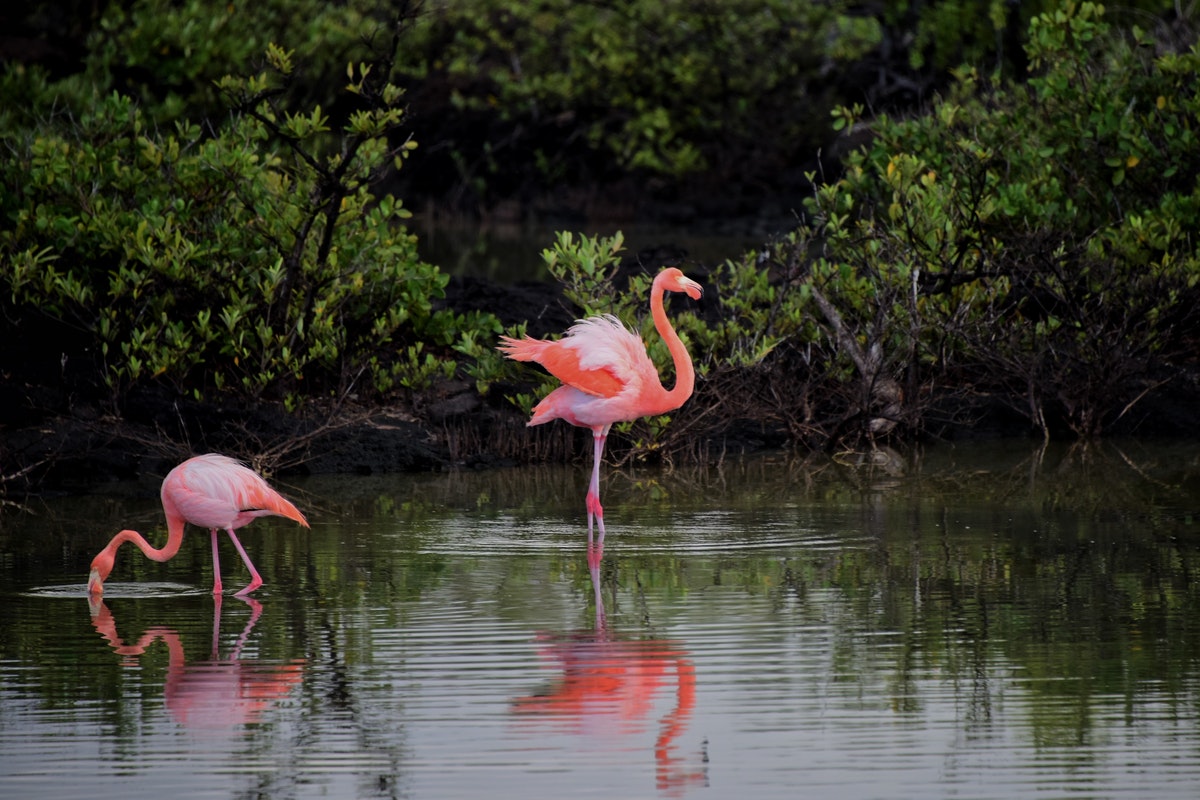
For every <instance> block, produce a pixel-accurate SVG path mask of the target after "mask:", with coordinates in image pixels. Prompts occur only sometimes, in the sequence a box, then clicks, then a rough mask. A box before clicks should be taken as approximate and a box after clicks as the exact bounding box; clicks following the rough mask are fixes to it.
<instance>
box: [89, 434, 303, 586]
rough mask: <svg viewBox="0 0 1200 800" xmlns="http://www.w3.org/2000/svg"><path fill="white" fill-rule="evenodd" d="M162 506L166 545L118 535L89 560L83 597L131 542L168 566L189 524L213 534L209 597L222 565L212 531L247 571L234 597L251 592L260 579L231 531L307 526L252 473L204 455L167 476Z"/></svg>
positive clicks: (101, 583)
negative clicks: (278, 521) (277, 520)
mask: <svg viewBox="0 0 1200 800" xmlns="http://www.w3.org/2000/svg"><path fill="white" fill-rule="evenodd" d="M161 494H162V505H163V511H164V512H165V513H166V515H167V543H166V544H165V545H164V546H163V547H162V549H161V550H159V549H155V548H154V547H153V546H152V545H151V544H150V543H149V542H148V541H146V539H145V538H144V537H143V536H142V535H141V534H140V533H138V532H137V531H128V530H126V531H121V532H120V533H118V534H117V535H116V536H114V537H113V538H112V540H111V541H109V543H108V545H107V546H106V547H105V548H104V549H103V550H101V551H100V552H99V554H97V556H96V557H95V558H94V559H92V572H91V575H89V576H88V593H89V594H91V595H92V596H93V597H96V596H98V595H100V594H101V593H102V592H103V591H104V581H105V580H106V579H107V578H108V576H109V573H111V572H112V568H113V562H114V561H115V560H116V557H117V548H119V547H120V546H121V545H122V544H124V543H125V542H133V543H134V544H135V545H137V546H138V547H139V548H140V549H141V551H142V552H143V553H145V554H146V557H147V558H151V559H153V560H155V561H167V560H169V559H171V558H173V557H174V556H175V554H176V553H178V552H179V545H180V544H181V543H182V542H183V526H184V524H185V523H188V522H190V523H192V524H193V525H199V526H201V527H204V528H208V529H209V530H210V531H211V533H212V553H213V594H214V595H219V594H220V593H221V562H220V559H219V558H218V556H217V530H218V529H220V528H224V529H225V531H226V532H228V533H229V538H230V539H232V540H233V545H234V547H236V548H237V551H238V553H239V554H240V555H241V557H242V561H244V562H246V567H247V569H249V570H250V576H251V581H250V584H249V585H248V586H247V587H246V588H244V589H242V590H241V591H240V592H237V593H236V595H235V596H237V597H241V596H243V595H246V594H249V593H250V592H253V591H254V590H255V589H257V588H258V587H260V586H262V582H263V581H262V577H261V576H259V574H258V570H256V569H255V568H254V564H253V563H251V561H250V557H249V556H248V555H246V550H245V548H243V547H242V543H241V542H239V541H238V538H237V534H235V533H234V530H236V529H237V528H240V527H242V526H243V525H247V524H249V523H251V522H253V521H254V519H255V518H256V517H265V516H280V517H287V518H288V519H293V520H295V521H296V522H299V523H300V524H301V525H303V526H304V527H306V528H307V527H308V520H306V519H305V518H304V515H303V514H301V513H300V511H299V510H298V509H297V508H296V507H295V506H294V505H292V504H291V503H289V502H288V501H287V500H285V499H284V498H283V496H282V495H280V494H279V493H278V492H276V491H275V490H274V489H272V488H271V487H270V486H268V485H267V482H266V481H264V480H263V479H262V478H261V477H260V476H259V475H258V473H257V472H255V471H254V470H252V469H250V468H249V467H246V466H244V465H242V464H241V463H239V462H237V461H234V460H233V459H232V458H229V457H227V456H222V455H217V454H216V453H209V454H208V455H203V456H196V457H195V458H189V459H188V460H187V461H184V462H183V463H182V464H180V465H179V466H177V467H175V469H173V470H171V471H170V472H169V473H167V477H166V478H165V479H163V484H162V492H161Z"/></svg>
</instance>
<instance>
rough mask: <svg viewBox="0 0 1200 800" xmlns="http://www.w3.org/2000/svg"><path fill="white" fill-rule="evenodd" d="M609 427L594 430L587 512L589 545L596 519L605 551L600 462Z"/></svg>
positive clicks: (600, 544) (600, 541)
mask: <svg viewBox="0 0 1200 800" xmlns="http://www.w3.org/2000/svg"><path fill="white" fill-rule="evenodd" d="M609 427H611V426H609V425H605V426H604V427H602V428H593V433H592V443H593V446H594V450H595V452H594V460H593V463H592V482H591V483H590V484H589V485H588V493H587V511H588V545H589V546H591V544H592V520H593V519H595V522H596V527H597V528H598V529H599V531H600V538H599V546H600V549H601V550H602V551H603V549H604V507H603V506H601V505H600V462H601V461H603V460H604V442H605V441H606V440H607V439H608V429H609Z"/></svg>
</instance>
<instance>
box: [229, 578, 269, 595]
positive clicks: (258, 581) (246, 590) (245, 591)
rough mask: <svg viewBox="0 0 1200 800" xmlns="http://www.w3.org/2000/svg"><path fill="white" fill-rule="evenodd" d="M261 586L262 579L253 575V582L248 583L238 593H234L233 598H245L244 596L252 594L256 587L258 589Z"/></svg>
mask: <svg viewBox="0 0 1200 800" xmlns="http://www.w3.org/2000/svg"><path fill="white" fill-rule="evenodd" d="M262 585H263V582H262V578H260V577H258V576H257V575H255V576H254V580H252V581H250V583H249V584H247V585H246V588H244V589H241V590H240V591H236V592H234V593H233V596H234V597H241V598H245V597H246V595H248V594H250V593H251V592H253V591H254V590H255V589H257V588H258V587H260V586H262Z"/></svg>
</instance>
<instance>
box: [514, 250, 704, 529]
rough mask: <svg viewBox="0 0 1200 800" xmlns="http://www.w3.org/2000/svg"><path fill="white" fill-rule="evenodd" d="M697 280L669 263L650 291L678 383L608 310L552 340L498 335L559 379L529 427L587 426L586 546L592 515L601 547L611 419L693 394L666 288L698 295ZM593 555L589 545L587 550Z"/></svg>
mask: <svg viewBox="0 0 1200 800" xmlns="http://www.w3.org/2000/svg"><path fill="white" fill-rule="evenodd" d="M701 291H702V290H701V288H700V284H698V283H696V282H695V281H693V280H691V279H690V278H688V277H686V276H685V275H684V274H683V273H682V272H680V271H679V270H678V269H676V268H675V267H668V268H667V269H664V270H663V271H662V272H660V273H658V276H657V277H656V278H655V279H654V284H653V285H652V286H651V288H650V314H651V316H652V317H653V318H654V327H655V328H657V329H658V333H659V335H660V336H662V338H663V340H664V341H666V343H667V350H669V351H670V353H671V358H672V360H674V362H675V387H674V388H673V389H670V390H668V389H666V388H664V387H663V385H662V382H661V381H660V380H659V378H658V371H657V370H656V369H655V367H654V362H652V361H651V360H650V357H649V356H648V355H647V354H646V345H645V343H644V342H643V341H642V339H641V337H640V336H638V335H637V334H636V333H634V332H633V331H631V330H629V329H628V328H626V327H625V326H624V325H622V324H621V322H620V321H619V320H618V319H617V318H616V317H613V316H611V315H607V314H606V315H604V316H599V317H588V318H587V319H582V320H579V321H577V322H576V323H575V324H574V325H572V326H571V327H570V328H569V329H568V330H567V333H566V335H565V336H563V337H562V338H561V339H558V340H557V341H548V340H545V339H533V338H531V337H529V336H526V337H524V338H522V339H513V338H510V337H508V336H502V337H501V342H502V343H501V344H500V347H499V349H500V351H501V352H503V353H504V354H505V355H506V356H508V357H509V358H511V359H514V360H516V361H536V362H538V363H539V364H541V365H542V366H543V367H545V368H546V369H547V370H548V371H549V372H550V374H552V375H554V377H556V378H558V379H559V380H560V381H562V382H563V384H564V385H563V386H560V387H558V388H557V389H555V390H554V391H552V392H551V393H550V394H548V395H546V398H545V399H544V400H542V402H540V403H538V404H537V405H536V406H535V407H534V409H533V417H532V418H531V419H530V420H529V423H528V424H529V425H541V424H542V423H544V422H549V421H550V420H553V419H561V420H565V421H566V422H569V423H571V424H572V425H578V426H579V427H581V428H591V429H592V440H593V446H594V461H593V465H592V482H591V484H590V485H589V486H588V492H587V511H588V544H589V545H591V543H592V520H593V519H595V522H596V527H598V528H599V530H600V537H599V544H600V547H601V548H602V547H603V545H604V509H603V508H602V507H601V505H600V461H601V460H602V458H603V456H604V442H605V440H606V439H607V438H608V431H609V428H611V427H612V424H613V423H614V422H622V421H625V420H634V419H638V418H639V417H646V416H652V415H655V414H665V413H666V412H668V411H673V410H675V409H677V408H679V407H680V406H681V405H683V404H684V402H685V401H686V400H687V399H688V398H689V397H691V396H692V389H693V388H695V383H696V373H695V370H694V369H693V368H692V359H691V357H690V356H689V355H688V352H687V348H686V347H684V346H683V342H681V341H680V340H679V334H677V333H675V329H674V328H672V327H671V323H670V321H668V320H667V312H666V311H665V310H664V309H663V292H685V293H686V294H687V295H688V297H690V298H692V299H693V300H699V299H700V294H701ZM589 552H590V548H589Z"/></svg>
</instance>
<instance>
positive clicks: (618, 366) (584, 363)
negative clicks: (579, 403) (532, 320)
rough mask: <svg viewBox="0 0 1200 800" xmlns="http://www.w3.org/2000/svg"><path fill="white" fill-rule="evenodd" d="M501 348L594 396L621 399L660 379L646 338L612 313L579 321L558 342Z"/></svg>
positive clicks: (515, 342)
mask: <svg viewBox="0 0 1200 800" xmlns="http://www.w3.org/2000/svg"><path fill="white" fill-rule="evenodd" d="M501 349H502V350H503V351H504V352H505V353H506V355H508V357H509V358H513V359H516V360H517V361H536V362H538V363H539V364H541V365H542V366H543V367H545V368H546V370H547V371H548V372H549V373H550V374H551V375H553V376H554V377H556V378H558V379H559V380H560V381H562V382H563V383H564V384H566V385H567V386H573V387H574V388H576V389H578V390H579V391H581V392H585V393H586V394H590V395H592V396H593V397H606V398H607V397H616V396H617V395H619V394H622V393H623V392H625V391H627V390H628V389H629V388H630V387H634V388H636V387H638V386H640V385H641V383H642V382H643V379H644V376H645V375H647V374H655V375H657V373H656V372H655V369H654V364H653V363H652V362H651V361H650V357H649V356H647V355H646V345H645V344H644V343H643V342H642V339H641V337H640V336H638V335H637V334H636V333H634V332H633V331H631V330H629V329H628V328H626V327H625V326H624V325H623V324H622V323H621V322H620V320H618V319H617V318H616V317H613V316H611V315H608V314H606V315H604V316H599V317H589V318H587V319H582V320H579V321H578V322H576V323H575V324H574V325H572V326H571V327H570V328H569V329H568V330H567V332H566V335H564V336H563V337H562V338H561V339H559V340H557V341H545V340H541V339H532V338H530V337H525V338H524V339H509V338H505V339H504V341H503V343H502V344H501ZM647 371H648V372H647Z"/></svg>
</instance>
